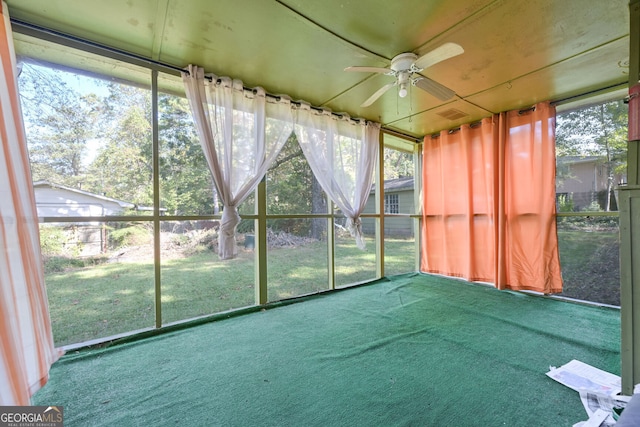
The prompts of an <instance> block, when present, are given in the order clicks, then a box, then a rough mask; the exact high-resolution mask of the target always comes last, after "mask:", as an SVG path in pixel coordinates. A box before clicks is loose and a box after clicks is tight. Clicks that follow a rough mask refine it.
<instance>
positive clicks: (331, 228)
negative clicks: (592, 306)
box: [326, 195, 336, 290]
mask: <svg viewBox="0 0 640 427" xmlns="http://www.w3.org/2000/svg"><path fill="white" fill-rule="evenodd" d="M326 197H327V210H329V211H330V212H328V213H329V217H328V218H327V270H328V274H327V279H328V281H329V283H328V285H329V289H331V290H333V289H335V288H336V262H335V261H336V260H335V256H336V246H335V232H336V231H335V230H336V221H335V216H334V214H333V212H334V209H333V201H332V200H331V198H330V197H329V195H326Z"/></svg>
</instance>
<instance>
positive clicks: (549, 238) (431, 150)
mask: <svg viewBox="0 0 640 427" xmlns="http://www.w3.org/2000/svg"><path fill="white" fill-rule="evenodd" d="M554 120H555V109H554V108H553V107H552V106H550V105H549V103H541V104H538V105H536V107H535V108H534V109H532V110H529V111H526V112H519V111H512V112H508V113H502V114H499V115H495V116H493V117H491V118H487V119H484V120H483V121H482V122H480V123H479V124H477V125H464V126H462V127H461V128H460V129H459V130H457V131H454V132H447V131H443V132H441V133H440V135H439V136H437V137H435V138H434V137H426V138H425V141H424V148H423V176H422V178H423V191H424V194H423V204H424V205H423V223H422V243H423V244H422V253H421V270H422V271H424V272H429V273H437V274H444V275H447V276H455V277H461V278H465V279H467V280H471V281H482V282H490V283H494V284H495V285H496V287H498V288H499V289H516V290H524V289H527V290H534V291H539V292H543V293H555V292H561V291H562V279H561V275H560V262H559V258H558V242H557V235H556V223H555V135H554Z"/></svg>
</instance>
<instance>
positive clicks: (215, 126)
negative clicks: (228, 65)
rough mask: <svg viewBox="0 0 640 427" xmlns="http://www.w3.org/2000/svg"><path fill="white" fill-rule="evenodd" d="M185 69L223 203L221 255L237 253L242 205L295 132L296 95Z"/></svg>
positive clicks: (191, 104)
mask: <svg viewBox="0 0 640 427" xmlns="http://www.w3.org/2000/svg"><path fill="white" fill-rule="evenodd" d="M188 70H189V72H188V73H183V74H182V78H183V81H184V84H185V88H186V93H187V98H188V99H189V104H190V106H191V112H192V114H193V117H194V121H195V123H196V128H197V130H198V136H199V138H200V145H201V146H202V149H203V150H204V154H205V157H206V159H207V163H208V164H209V168H210V169H211V174H212V175H213V180H214V182H215V185H216V188H217V189H218V194H219V195H220V199H221V200H222V203H223V205H224V209H223V211H222V220H221V225H220V233H219V240H218V254H219V256H220V258H221V259H229V258H233V257H235V256H236V255H237V253H238V248H237V245H236V240H235V231H236V226H237V225H238V223H239V222H240V215H239V214H238V206H239V205H240V203H242V201H243V200H244V199H246V198H247V196H248V195H249V194H251V192H252V191H253V190H254V189H255V188H256V186H257V185H258V183H259V182H260V180H261V179H262V177H263V176H264V174H265V173H266V172H267V169H269V166H270V165H271V163H272V162H273V161H274V160H275V158H276V157H277V155H278V153H279V152H280V150H281V149H282V146H283V145H284V143H285V142H286V140H287V138H288V137H289V135H290V134H291V132H292V128H293V121H292V116H291V101H290V99H288V98H287V97H284V96H282V97H280V98H279V100H275V99H273V98H272V97H269V99H267V97H266V96H265V91H264V90H263V89H262V88H255V89H254V90H253V91H247V90H243V87H242V82H241V81H239V80H231V79H230V78H228V77H217V76H214V75H208V76H207V77H206V78H205V74H204V70H203V69H202V68H199V67H197V66H194V65H190V66H189V69H188Z"/></svg>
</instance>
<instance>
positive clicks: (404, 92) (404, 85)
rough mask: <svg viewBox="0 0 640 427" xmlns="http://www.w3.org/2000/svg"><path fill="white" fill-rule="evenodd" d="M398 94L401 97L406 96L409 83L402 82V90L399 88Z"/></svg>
mask: <svg viewBox="0 0 640 427" xmlns="http://www.w3.org/2000/svg"><path fill="white" fill-rule="evenodd" d="M398 96H399V97H400V98H404V97H405V96H407V84H406V83H402V84H401V85H400V90H398Z"/></svg>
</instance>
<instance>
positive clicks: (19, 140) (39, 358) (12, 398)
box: [0, 2, 60, 405]
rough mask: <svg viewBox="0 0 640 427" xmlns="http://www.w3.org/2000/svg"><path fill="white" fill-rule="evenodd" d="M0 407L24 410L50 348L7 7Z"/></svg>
mask: <svg viewBox="0 0 640 427" xmlns="http://www.w3.org/2000/svg"><path fill="white" fill-rule="evenodd" d="M0 67H1V69H2V73H3V74H2V78H0V143H1V144H2V145H1V148H0V198H1V200H2V202H1V203H0V405H29V401H30V398H31V396H32V395H33V393H35V392H36V391H37V390H38V389H39V388H40V387H42V386H43V385H44V384H45V383H46V381H47V378H48V376H49V367H50V366H51V364H52V363H53V362H55V360H57V358H58V357H59V355H60V353H58V352H57V351H56V349H55V348H54V346H53V337H52V333H51V324H50V319H49V310H48V306H47V296H46V292H45V288H44V273H43V266H42V257H41V255H40V242H39V235H38V218H37V214H36V207H35V197H34V193H33V185H32V183H31V172H30V167H29V157H28V155H27V144H26V138H25V134H24V126H23V124H22V115H21V113H20V105H19V100H18V88H17V83H16V74H15V70H16V63H15V54H14V52H13V39H12V36H11V26H10V23H9V17H8V14H7V5H6V4H5V3H4V2H3V3H2V19H0Z"/></svg>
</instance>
